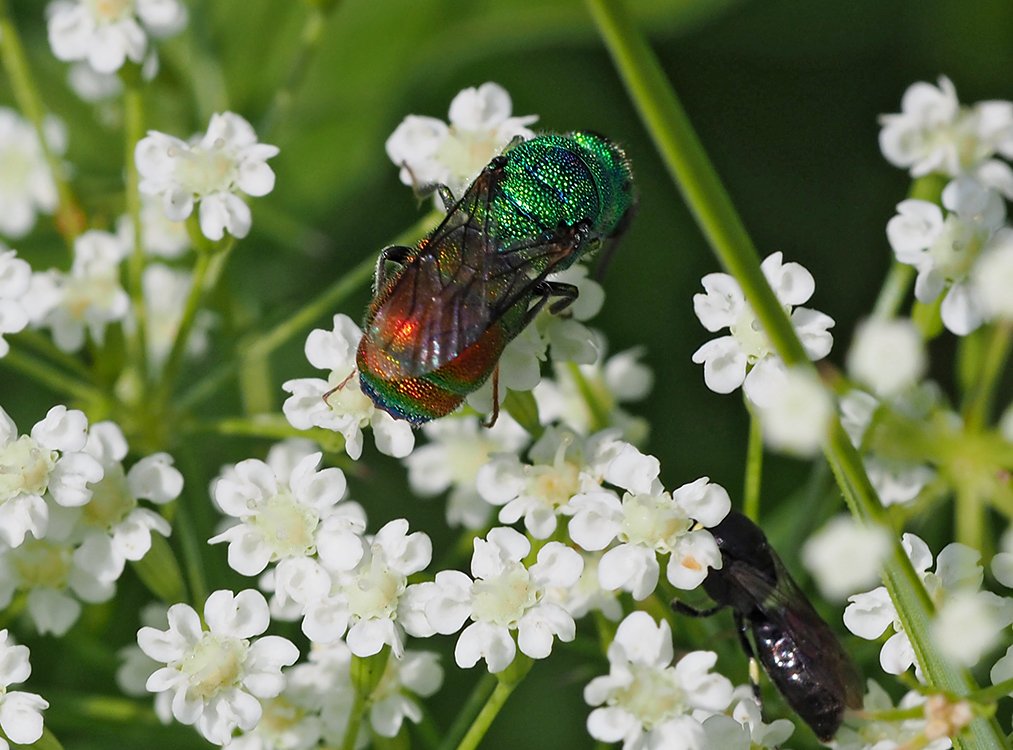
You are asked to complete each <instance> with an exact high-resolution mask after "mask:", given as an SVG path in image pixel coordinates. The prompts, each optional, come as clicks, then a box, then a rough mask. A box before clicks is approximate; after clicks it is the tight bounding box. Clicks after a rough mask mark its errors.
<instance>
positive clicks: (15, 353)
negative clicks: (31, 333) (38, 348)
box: [0, 347, 105, 404]
mask: <svg viewBox="0 0 1013 750" xmlns="http://www.w3.org/2000/svg"><path fill="white" fill-rule="evenodd" d="M2 365H6V366H7V367H11V368H13V369H15V370H20V371H21V372H23V373H24V374H25V375H29V376H31V377H32V378H34V379H35V380H36V381H38V382H39V383H42V384H43V385H45V386H47V387H48V388H50V389H51V390H54V391H56V392H57V393H61V394H64V395H67V396H72V397H74V398H77V399H80V400H81V401H87V402H91V403H95V404H97V403H101V402H102V401H104V400H105V395H104V394H103V393H102V391H100V390H99V389H98V388H96V387H95V386H93V385H89V384H88V383H84V382H82V381H80V380H79V379H77V378H76V377H74V376H73V375H70V374H68V373H65V372H63V371H62V370H59V369H57V368H56V367H55V366H53V365H51V364H50V363H49V362H47V361H45V360H43V359H39V358H37V357H35V356H33V355H31V354H28V353H26V352H22V351H20V350H18V349H15V348H14V347H11V350H10V351H9V352H7V355H6V356H5V357H3V358H0V366H2Z"/></svg>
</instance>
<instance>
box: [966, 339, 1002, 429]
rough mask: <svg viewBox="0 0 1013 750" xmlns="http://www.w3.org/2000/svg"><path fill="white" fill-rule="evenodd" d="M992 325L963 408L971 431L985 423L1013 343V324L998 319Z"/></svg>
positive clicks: (981, 427) (967, 425) (980, 427)
mask: <svg viewBox="0 0 1013 750" xmlns="http://www.w3.org/2000/svg"><path fill="white" fill-rule="evenodd" d="M991 328H992V330H991V331H990V332H989V333H988V335H987V340H986V342H985V351H984V356H983V357H982V360H981V363H980V367H979V368H978V372H977V373H976V377H975V378H974V381H973V385H972V387H971V388H970V390H969V391H968V393H967V394H966V396H965V400H964V406H963V409H961V411H962V413H963V417H964V428H965V429H966V430H967V431H968V432H978V431H980V430H982V429H983V428H984V427H985V424H986V422H987V420H988V416H989V414H988V413H989V410H990V409H991V406H992V400H993V399H994V397H995V389H996V386H997V385H998V382H999V376H1000V375H1001V374H1002V372H1003V369H1004V366H1005V364H1006V360H1007V358H1008V357H1009V353H1010V345H1011V344H1013V325H1011V324H1010V323H996V324H994V325H993V326H992V327H991Z"/></svg>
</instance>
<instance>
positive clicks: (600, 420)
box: [566, 362, 609, 432]
mask: <svg viewBox="0 0 1013 750" xmlns="http://www.w3.org/2000/svg"><path fill="white" fill-rule="evenodd" d="M566 367H567V370H568V371H569V373H570V377H571V378H573V382H574V383H575V384H576V385H577V390H578V391H579V392H580V397H581V398H582V399H584V403H585V404H587V409H588V411H589V412H590V413H591V427H590V431H591V432H598V431H599V430H604V429H605V428H606V427H608V426H609V409H608V408H607V407H606V406H605V404H603V403H602V400H601V398H600V397H599V396H598V394H597V393H595V390H594V387H593V386H592V385H591V383H589V382H588V380H587V378H585V377H584V371H583V370H581V369H580V365H578V364H577V363H576V362H567V363H566Z"/></svg>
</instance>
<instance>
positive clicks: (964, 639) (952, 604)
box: [844, 534, 1013, 674]
mask: <svg viewBox="0 0 1013 750" xmlns="http://www.w3.org/2000/svg"><path fill="white" fill-rule="evenodd" d="M902 541H903V544H904V549H905V550H906V551H907V553H908V557H910V558H911V564H912V565H913V566H914V569H915V572H916V573H918V575H919V577H920V578H921V579H922V583H923V584H924V586H925V589H926V591H927V592H928V594H929V597H930V598H931V599H932V602H933V604H934V606H935V610H936V618H935V621H934V622H933V629H932V633H933V636H934V640H935V645H936V647H937V648H938V649H939V652H940V653H942V654H944V655H946V656H947V657H949V658H950V659H953V660H954V661H955V662H957V663H959V664H962V665H964V666H968V667H970V666H974V665H975V664H977V662H978V661H979V660H980V659H981V658H982V656H984V655H985V654H986V653H988V651H990V650H991V649H992V648H994V647H995V646H996V645H997V644H998V642H999V635H1000V633H1001V632H1002V631H1003V630H1005V629H1006V628H1008V627H1009V625H1010V624H1011V623H1013V600H1010V599H1006V598H1003V597H1000V596H998V595H997V594H994V593H992V592H990V591H983V590H981V584H982V579H983V572H982V568H981V565H980V564H979V558H980V553H979V552H978V551H977V550H974V549H972V548H970V547H967V546H966V545H963V544H958V543H956V542H954V543H952V544H949V545H947V546H946V547H944V548H943V550H942V551H941V552H940V553H939V556H938V557H937V558H936V561H935V562H936V564H935V570H934V571H930V570H929V568H930V567H931V566H932V553H931V552H930V551H929V548H928V545H926V544H925V542H923V541H922V540H921V539H920V538H919V537H917V536H915V535H914V534H905V535H904V537H903V540H902ZM848 601H849V602H851V603H850V604H849V605H848V607H847V609H845V610H844V624H845V625H846V626H847V628H848V630H850V631H851V632H852V633H854V634H855V635H857V636H859V637H860V638H865V639H868V640H874V639H877V638H879V637H880V636H881V635H882V634H883V633H884V631H886V630H887V629H888V628H890V627H892V628H893V631H894V633H893V635H891V636H890V637H889V638H888V639H887V641H886V643H884V644H883V648H882V650H881V652H880V657H879V660H880V664H881V665H882V667H883V670H884V671H886V672H888V673H889V674H902V673H903V672H905V671H907V669H908V668H909V667H911V665H912V664H914V666H915V671H916V674H920V673H921V667H920V665H918V664H917V662H916V659H915V652H914V649H913V647H912V646H911V641H910V639H909V638H908V635H907V633H906V632H905V631H904V627H903V625H902V624H901V622H900V618H899V616H898V614H897V610H896V609H895V607H894V605H893V602H892V600H891V599H890V595H889V594H888V593H887V591H886V588H885V587H883V586H879V587H877V588H875V589H873V590H872V591H869V592H866V593H864V594H855V595H854V596H851V597H849V599H848Z"/></svg>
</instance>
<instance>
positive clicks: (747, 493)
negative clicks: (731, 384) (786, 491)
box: [742, 401, 763, 523]
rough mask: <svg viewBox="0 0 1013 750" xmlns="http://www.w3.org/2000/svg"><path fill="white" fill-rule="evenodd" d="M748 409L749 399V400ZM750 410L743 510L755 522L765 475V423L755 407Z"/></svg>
mask: <svg viewBox="0 0 1013 750" xmlns="http://www.w3.org/2000/svg"><path fill="white" fill-rule="evenodd" d="M746 406H747V409H748V401H747V404H746ZM748 411H749V443H748V444H747V446H746V480H745V487H744V489H743V492H742V512H743V513H745V514H746V517H747V518H749V520H751V521H752V522H753V523H759V521H760V485H761V480H762V477H763V425H762V424H760V417H759V415H758V414H757V413H756V411H755V410H754V409H748Z"/></svg>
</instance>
